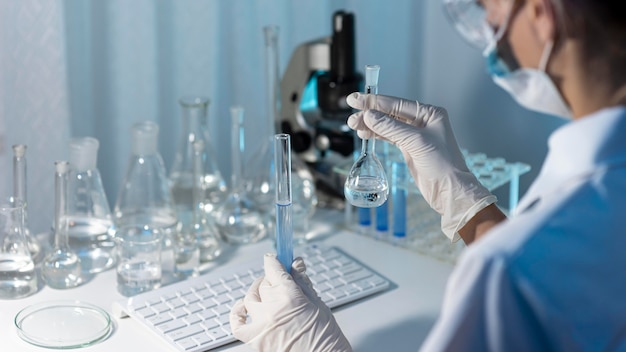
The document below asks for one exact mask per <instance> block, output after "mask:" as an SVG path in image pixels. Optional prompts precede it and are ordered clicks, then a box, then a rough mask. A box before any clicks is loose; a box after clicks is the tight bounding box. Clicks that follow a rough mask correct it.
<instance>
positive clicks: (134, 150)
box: [113, 121, 193, 276]
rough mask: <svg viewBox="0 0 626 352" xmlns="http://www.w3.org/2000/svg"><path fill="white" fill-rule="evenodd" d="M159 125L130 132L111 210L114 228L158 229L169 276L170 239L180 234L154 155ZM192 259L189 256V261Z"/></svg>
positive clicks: (159, 159)
mask: <svg viewBox="0 0 626 352" xmlns="http://www.w3.org/2000/svg"><path fill="white" fill-rule="evenodd" d="M158 134H159V125H158V124H157V123H155V122H153V121H140V122H137V123H135V124H134V125H133V126H132V128H131V135H132V138H131V155H130V157H129V158H128V166H127V169H126V174H125V176H124V179H123V180H122V183H121V185H120V189H119V192H118V195H117V200H116V203H115V207H114V210H113V222H114V224H115V227H116V228H121V227H124V226H130V225H133V226H140V227H141V226H144V225H147V226H149V227H151V228H158V229H159V230H160V231H161V232H162V235H163V249H162V250H163V253H162V259H163V263H167V264H171V265H169V266H164V267H163V270H164V271H166V272H167V273H168V276H169V274H173V273H174V271H175V267H174V266H173V265H174V263H175V261H176V258H173V256H175V250H176V249H175V248H174V237H175V236H176V235H177V234H178V232H179V231H180V225H179V222H178V218H177V216H176V209H175V207H174V202H173V200H172V193H171V189H170V187H169V183H168V179H167V175H166V172H165V165H164V163H163V158H162V157H161V154H159V152H158V148H157V142H158ZM191 259H193V256H192V257H191Z"/></svg>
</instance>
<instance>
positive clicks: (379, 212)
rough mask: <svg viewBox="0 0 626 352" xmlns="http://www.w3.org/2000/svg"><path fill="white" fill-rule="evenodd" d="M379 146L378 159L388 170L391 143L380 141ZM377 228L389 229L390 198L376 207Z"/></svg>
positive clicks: (379, 229)
mask: <svg viewBox="0 0 626 352" xmlns="http://www.w3.org/2000/svg"><path fill="white" fill-rule="evenodd" d="M378 146H379V147H380V149H381V150H380V151H377V152H376V154H378V160H380V162H381V164H382V165H383V167H384V168H385V169H387V170H388V166H387V165H388V161H389V144H388V143H387V142H385V141H379V142H378ZM375 212H376V230H378V231H381V232H386V231H387V230H389V200H386V201H385V202H384V203H383V204H381V205H380V206H379V207H377V208H376V210H375Z"/></svg>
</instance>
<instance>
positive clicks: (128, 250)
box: [115, 225, 163, 296]
mask: <svg viewBox="0 0 626 352" xmlns="http://www.w3.org/2000/svg"><path fill="white" fill-rule="evenodd" d="M115 242H116V245H117V253H118V263H117V269H116V272H117V291H118V292H119V293H121V294H122V295H124V296H134V295H136V294H139V293H141V292H145V291H150V290H153V289H155V288H158V287H160V286H161V281H162V274H163V270H162V264H161V247H162V244H163V238H162V233H161V231H160V230H159V229H158V228H152V227H150V226H148V225H143V226H141V225H129V226H124V227H121V228H119V229H118V231H117V233H116V235H115Z"/></svg>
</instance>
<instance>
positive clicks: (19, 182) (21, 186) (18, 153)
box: [13, 144, 43, 263]
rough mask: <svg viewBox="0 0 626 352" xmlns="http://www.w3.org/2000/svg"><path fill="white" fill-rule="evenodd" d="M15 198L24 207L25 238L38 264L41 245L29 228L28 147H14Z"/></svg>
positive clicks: (21, 145)
mask: <svg viewBox="0 0 626 352" xmlns="http://www.w3.org/2000/svg"><path fill="white" fill-rule="evenodd" d="M13 197H14V198H16V199H19V200H20V201H21V202H22V204H23V205H24V210H23V216H24V236H25V237H26V242H27V244H28V250H29V251H30V255H31V256H32V257H33V260H34V261H35V262H36V263H38V262H40V261H41V259H42V258H43V250H42V248H41V244H40V243H39V241H37V239H36V238H35V237H34V236H33V235H32V234H31V233H30V228H29V226H28V200H27V199H26V198H27V197H26V145H24V144H15V145H13Z"/></svg>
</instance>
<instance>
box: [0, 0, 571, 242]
mask: <svg viewBox="0 0 626 352" xmlns="http://www.w3.org/2000/svg"><path fill="white" fill-rule="evenodd" d="M339 9H344V10H346V11H349V12H353V13H354V14H355V18H356V32H357V65H358V67H363V66H364V65H365V64H372V63H376V64H379V65H380V66H381V76H380V82H379V92H380V94H387V95H395V96H401V97H406V98H411V99H417V100H420V101H423V102H427V103H431V104H438V105H442V106H445V107H446V108H447V109H448V111H449V113H450V116H451V119H452V122H453V125H454V126H455V128H456V131H457V137H458V138H459V141H460V143H461V145H462V146H463V147H466V148H468V149H469V150H470V151H482V152H485V153H487V154H488V155H493V156H503V157H505V158H507V159H509V160H515V161H523V162H527V163H530V164H531V165H532V166H533V168H534V170H537V169H538V165H539V163H540V162H541V160H542V159H543V156H544V154H545V150H546V147H545V136H547V134H548V133H549V132H550V131H552V130H553V129H554V128H555V127H556V126H558V125H559V124H560V122H559V121H558V120H556V119H552V118H545V117H541V118H540V117H538V116H537V115H536V114H532V113H528V112H526V111H523V110H522V109H521V108H519V107H517V106H516V105H515V103H514V102H513V101H512V100H511V99H510V98H509V97H508V96H507V95H506V94H505V93H504V92H501V91H500V90H499V89H498V88H496V87H495V86H494V85H493V84H492V83H491V81H490V79H489V77H487V76H486V74H485V73H484V69H483V64H482V59H481V57H480V53H479V52H476V51H475V50H473V49H472V48H470V47H469V46H468V45H467V44H465V43H464V42H463V41H462V40H461V38H460V36H458V34H456V33H454V29H453V27H452V26H451V25H450V24H449V23H448V21H447V20H446V18H445V16H444V14H443V13H442V9H441V4H440V1H439V0H427V1H413V0H393V1H378V0H343V1H341V0H316V1H294V0H133V1H128V0H106V1H98V0H0V21H1V22H2V23H1V24H0V30H1V32H0V65H1V66H0V67H1V68H2V69H1V70H0V162H1V163H2V164H1V165H2V166H0V170H4V171H1V172H0V187H2V188H1V189H2V190H3V191H4V192H5V193H7V192H10V189H11V186H10V185H11V173H10V165H11V151H10V146H11V145H12V144H15V143H25V144H27V145H28V148H29V149H28V154H27V158H28V162H29V169H28V176H29V181H28V189H29V203H30V213H31V215H30V219H31V227H33V229H34V231H35V232H37V231H44V230H46V229H48V228H49V226H50V224H51V221H52V215H53V203H54V202H53V193H54V192H53V191H54V189H53V172H54V169H53V161H54V160H57V159H63V158H67V142H68V140H69V138H70V137H79V136H93V137H96V138H97V139H98V140H99V141H100V152H99V159H98V167H99V169H100V171H101V173H102V177H103V181H104V186H105V189H106V192H107V195H108V197H109V203H110V204H111V206H113V204H114V203H115V197H116V195H117V191H118V186H119V183H120V182H121V180H122V178H123V176H124V175H123V174H124V170H125V169H126V161H127V158H128V156H129V153H130V126H131V125H132V124H133V123H134V122H137V121H141V120H153V121H155V122H157V123H158V124H159V125H160V127H161V132H160V139H159V150H160V152H161V154H162V156H163V158H164V160H165V164H166V167H168V168H169V167H170V166H171V163H172V161H173V158H174V153H175V150H176V144H177V141H178V139H179V138H180V136H179V133H180V125H179V110H178V109H179V108H178V103H177V100H178V98H179V97H181V96H183V95H190V94H198V95H205V96H208V97H209V98H210V99H211V105H210V109H209V115H210V117H209V118H210V121H211V122H210V126H211V138H212V140H211V141H210V142H211V143H212V144H213V148H214V149H217V150H218V151H219V153H218V155H219V157H218V160H217V161H218V165H219V166H220V169H222V172H223V174H225V175H228V174H229V173H230V156H229V153H228V145H229V133H228V130H229V113H228V109H229V107H230V106H231V105H233V104H241V105H243V106H244V108H245V109H246V117H247V119H246V131H247V132H246V144H247V146H249V147H250V148H254V147H255V143H260V139H261V137H263V136H264V129H265V125H264V124H263V122H262V121H263V114H264V113H265V111H267V109H266V102H265V92H264V91H263V89H264V72H263V70H264V61H263V60H264V46H263V45H264V44H263V36H262V28H263V26H265V25H269V24H274V25H278V26H279V27H280V39H279V50H280V51H279V54H280V67H281V70H284V68H285V67H286V65H287V62H288V60H289V57H290V55H291V53H292V51H293V50H294V49H295V48H296V47H297V46H298V45H299V44H301V43H302V42H305V41H309V40H312V39H316V38H320V37H324V36H328V35H330V33H331V30H332V25H331V18H332V14H333V12H335V11H336V10H339ZM503 115H507V116H503ZM507 117H508V118H507ZM529 141H536V142H531V143H529ZM522 146H523V147H522ZM531 175H532V173H531ZM531 179H532V177H528V178H523V179H522V191H523V190H525V188H526V187H527V184H528V182H530V180H531ZM504 204H506V203H504Z"/></svg>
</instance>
